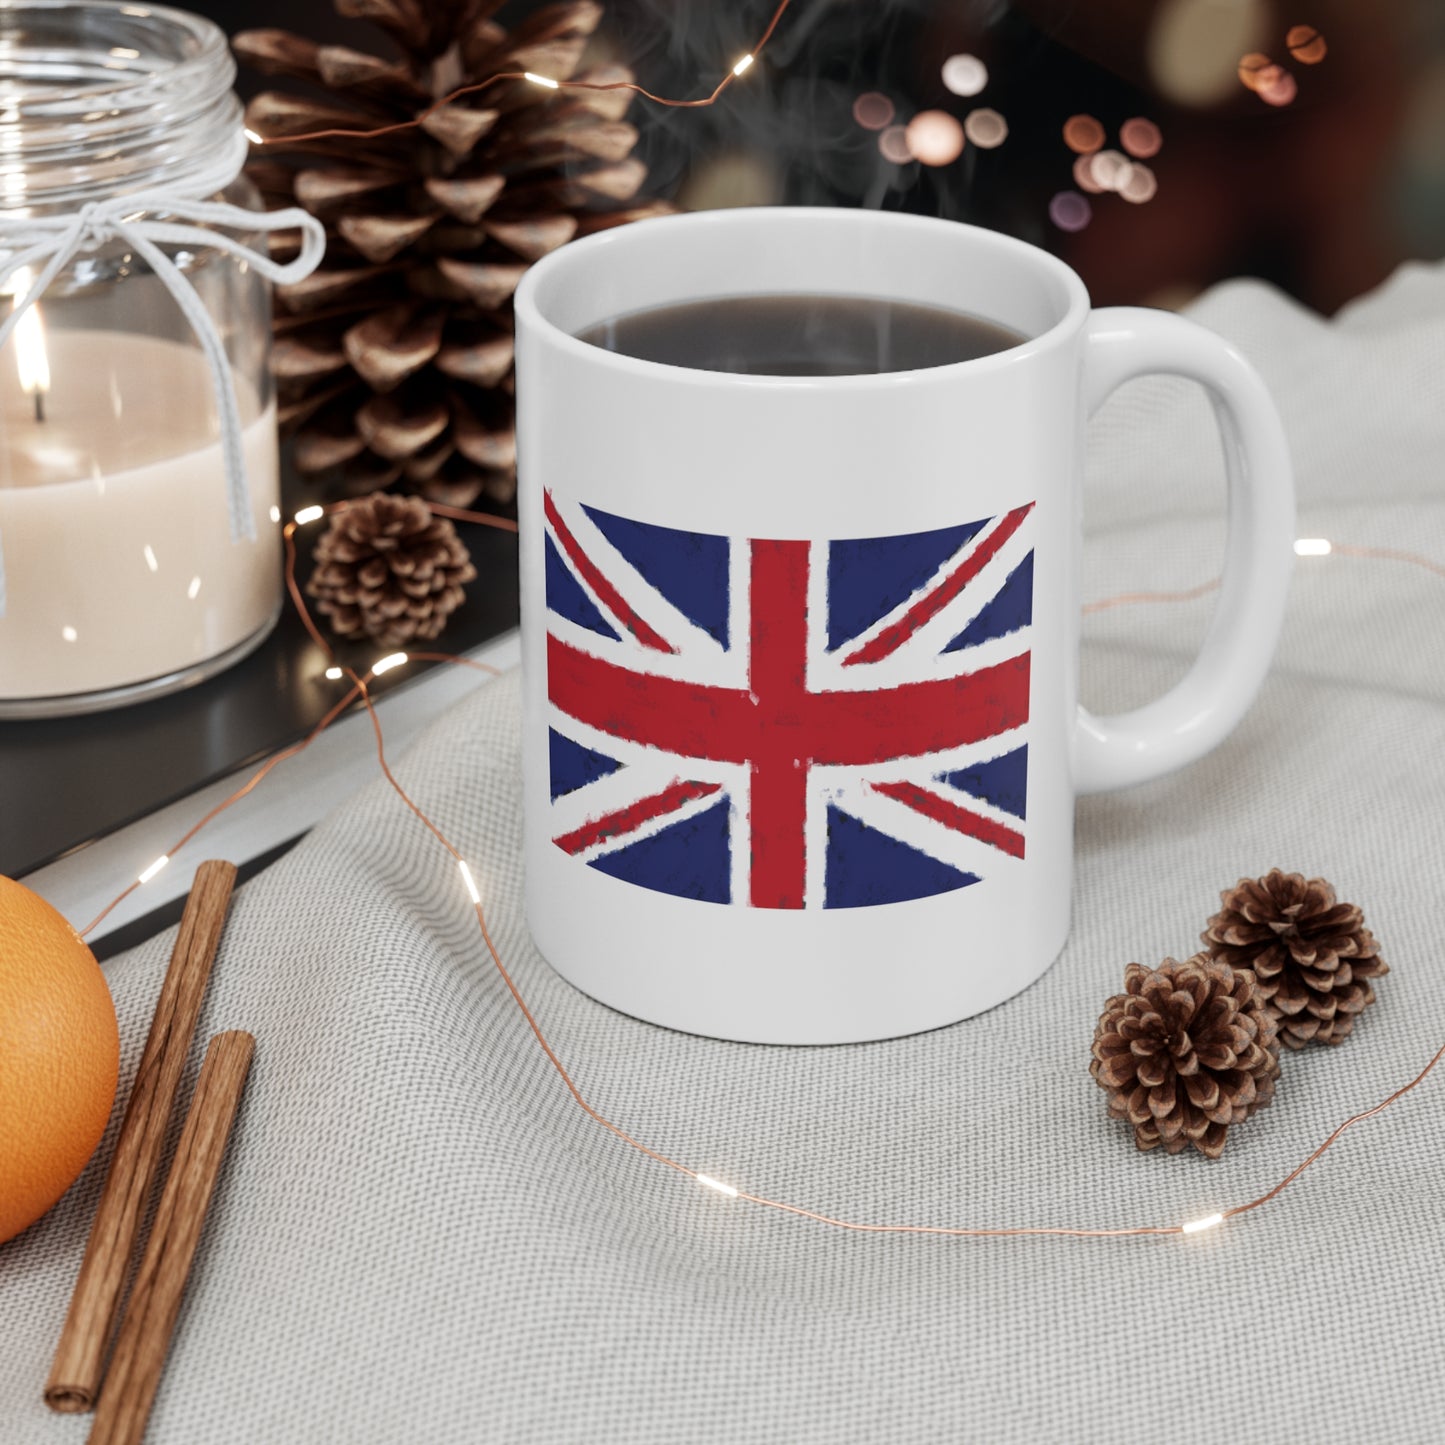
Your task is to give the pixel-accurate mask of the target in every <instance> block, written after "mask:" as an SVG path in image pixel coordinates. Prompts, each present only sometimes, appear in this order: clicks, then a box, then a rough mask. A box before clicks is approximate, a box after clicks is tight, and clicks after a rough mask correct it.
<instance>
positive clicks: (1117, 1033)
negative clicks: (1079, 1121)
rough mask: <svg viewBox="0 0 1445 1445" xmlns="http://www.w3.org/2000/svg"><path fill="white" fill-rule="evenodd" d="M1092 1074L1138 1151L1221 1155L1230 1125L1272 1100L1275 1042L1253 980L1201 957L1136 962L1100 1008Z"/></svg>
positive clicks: (1271, 1022)
mask: <svg viewBox="0 0 1445 1445" xmlns="http://www.w3.org/2000/svg"><path fill="white" fill-rule="evenodd" d="M1093 1054H1094V1058H1093V1062H1092V1063H1091V1064H1090V1065H1089V1072H1090V1073H1091V1074H1093V1076H1094V1079H1095V1081H1096V1082H1097V1083H1098V1085H1099V1087H1100V1088H1102V1089H1107V1090H1108V1092H1109V1113H1110V1114H1111V1115H1112V1116H1113V1117H1114V1118H1116V1119H1127V1120H1128V1121H1129V1123H1131V1124H1132V1125H1133V1126H1134V1142H1135V1143H1136V1144H1137V1145H1138V1146H1139V1148H1140V1149H1143V1150H1146V1151H1147V1150H1150V1149H1156V1148H1158V1147H1159V1145H1161V1144H1162V1145H1163V1146H1164V1149H1165V1152H1166V1153H1169V1154H1177V1153H1179V1151H1180V1150H1181V1149H1184V1148H1186V1147H1187V1146H1189V1145H1191V1144H1192V1145H1193V1146H1194V1147H1195V1148H1196V1149H1197V1150H1199V1152H1200V1153H1201V1154H1204V1155H1206V1156H1207V1157H1208V1158H1210V1159H1217V1158H1218V1157H1219V1156H1220V1154H1221V1153H1222V1152H1223V1151H1224V1141H1225V1135H1226V1134H1227V1132H1228V1130H1229V1127H1230V1125H1231V1124H1240V1123H1243V1121H1244V1120H1246V1119H1247V1118H1249V1116H1250V1115H1251V1114H1253V1113H1254V1112H1255V1110H1257V1109H1263V1108H1264V1107H1265V1106H1266V1105H1267V1104H1268V1103H1269V1102H1270V1100H1271V1099H1273V1098H1274V1081H1275V1079H1276V1078H1278V1077H1279V1040H1278V1038H1277V1037H1276V1035H1275V1025H1274V1020H1273V1019H1272V1018H1271V1017H1270V1016H1269V1013H1268V1012H1267V1011H1266V1009H1265V1007H1264V1001H1263V999H1261V998H1260V996H1259V992H1258V990H1257V989H1256V987H1255V982H1254V975H1253V974H1251V973H1249V972H1248V971H1247V970H1246V971H1244V972H1236V971H1234V970H1233V969H1230V968H1228V967H1227V966H1226V965H1224V964H1222V963H1213V962H1211V961H1210V960H1209V959H1207V958H1206V957H1205V956H1204V955H1203V954H1196V955H1195V956H1194V957H1193V958H1191V959H1187V960H1186V961H1185V962H1183V963H1176V962H1175V961H1174V959H1172V958H1166V959H1165V960H1164V961H1163V963H1161V964H1160V965H1159V967H1158V968H1157V969H1148V968H1145V967H1144V966H1143V965H1142V964H1138V963H1131V964H1130V965H1129V966H1128V968H1127V969H1125V970H1124V992H1123V993H1121V994H1116V995H1115V996H1114V997H1113V998H1111V999H1110V1000H1109V1002H1108V1003H1107V1004H1106V1005H1105V1006H1104V1012H1103V1014H1102V1015H1101V1016H1100V1018H1099V1024H1098V1028H1097V1029H1096V1030H1095V1032H1094V1048H1093Z"/></svg>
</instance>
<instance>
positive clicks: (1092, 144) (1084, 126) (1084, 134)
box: [1064, 115, 1104, 156]
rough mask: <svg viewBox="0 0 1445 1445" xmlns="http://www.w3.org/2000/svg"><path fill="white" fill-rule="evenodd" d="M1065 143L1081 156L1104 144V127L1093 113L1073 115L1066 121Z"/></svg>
mask: <svg viewBox="0 0 1445 1445" xmlns="http://www.w3.org/2000/svg"><path fill="white" fill-rule="evenodd" d="M1064 144H1065V145H1066V146H1068V148H1069V149H1070V150H1071V151H1076V152H1077V153H1078V154H1079V155H1081V156H1086V155H1091V154H1092V153H1093V152H1094V151H1096V150H1098V149H1099V147H1100V146H1101V145H1103V144H1104V127H1103V126H1102V125H1100V124H1099V122H1098V121H1096V120H1095V119H1094V117H1093V116H1091V115H1071V116H1070V117H1069V118H1068V120H1066V121H1065V122H1064Z"/></svg>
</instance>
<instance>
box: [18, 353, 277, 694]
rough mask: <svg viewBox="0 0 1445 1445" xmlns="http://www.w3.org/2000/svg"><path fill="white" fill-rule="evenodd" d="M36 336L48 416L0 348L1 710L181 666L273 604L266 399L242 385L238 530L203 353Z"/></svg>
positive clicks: (254, 623) (256, 627)
mask: <svg viewBox="0 0 1445 1445" xmlns="http://www.w3.org/2000/svg"><path fill="white" fill-rule="evenodd" d="M45 344H46V349H47V352H48V358H49V368H50V377H51V385H50V388H49V390H48V392H47V393H46V395H45V397H44V403H45V407H44V410H45V419H44V420H43V421H41V420H37V417H36V412H35V404H34V398H33V397H32V396H30V395H27V394H26V393H25V392H24V391H23V390H22V388H21V384H20V378H19V375H18V373H17V369H16V364H15V359H14V358H13V357H12V356H10V355H7V354H5V353H0V426H3V432H0V548H3V549H4V554H5V570H6V575H7V582H8V594H9V595H8V605H7V610H6V615H5V616H4V617H0V704H3V703H4V702H5V701H6V700H19V699H28V698H39V697H59V696H65V695H72V694H77V693H86V692H96V691H101V690H104V689H108V688H116V687H125V686H128V685H131V684H135V683H140V682H144V681H148V680H150V679H154V678H160V677H165V676H167V675H169V674H171V673H175V672H179V671H182V670H184V669H187V668H190V667H193V666H194V665H196V664H197V663H199V662H201V661H203V660H204V659H207V658H210V657H214V656H216V655H218V654H220V653H223V652H227V651H229V650H230V649H232V648H235V647H237V646H239V645H240V644H242V643H244V642H245V641H247V640H248V639H250V638H252V637H257V636H259V635H261V634H263V633H264V630H265V629H266V628H267V627H268V626H269V625H270V623H271V622H272V621H273V620H274V618H275V616H276V613H277V610H278V605H279V601H280V591H279V568H280V553H279V548H278V546H277V538H278V533H279V530H280V528H279V517H280V513H279V511H278V510H277V508H278V503H279V488H278V471H279V468H278V462H277V449H276V411H275V406H274V404H273V405H269V406H267V407H266V409H265V410H264V411H263V410H261V409H260V407H259V405H258V399H257V397H256V395H255V393H254V390H253V389H252V388H250V387H249V386H247V385H246V384H245V383H244V382H243V381H241V380H239V379H238V384H237V392H238V399H239V402H240V407H241V419H242V423H243V433H242V449H243V453H244V456H245V461H246V474H247V476H248V478H249V480H250V489H251V508H252V513H253V516H254V519H255V523H256V538H257V540H256V541H254V542H245V541H241V542H233V541H232V540H231V534H230V524H229V520H228V517H229V514H228V511H227V503H226V479H225V468H224V465H223V462H222V457H221V448H220V443H219V442H218V441H217V440H216V439H215V438H216V437H217V434H218V433H217V426H216V403H215V395H214V384H213V382H212V378H211V372H210V370H209V368H208V367H207V365H206V362H205V359H204V357H203V356H202V355H201V353H200V352H199V351H198V350H196V349H194V348H193V347H187V346H183V345H180V344H179V343H177V342H172V341H163V340H159V339H157V338H154V337H148V336H135V335H126V334H123V333H115V332H99V331H68V332H67V331H56V330H48V331H47V334H46V337H45ZM11 349H12V348H10V347H7V348H6V352H9V351H10V350H11Z"/></svg>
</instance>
